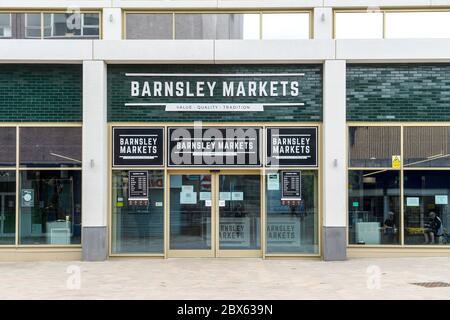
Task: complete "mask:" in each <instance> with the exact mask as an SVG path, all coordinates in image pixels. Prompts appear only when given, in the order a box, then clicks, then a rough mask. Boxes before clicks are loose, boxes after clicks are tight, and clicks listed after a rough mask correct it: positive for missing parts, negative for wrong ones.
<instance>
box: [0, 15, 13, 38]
mask: <svg viewBox="0 0 450 320" xmlns="http://www.w3.org/2000/svg"><path fill="white" fill-rule="evenodd" d="M9 37H11V14H9V13H0V38H9Z"/></svg>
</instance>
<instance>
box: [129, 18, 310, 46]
mask: <svg viewBox="0 0 450 320" xmlns="http://www.w3.org/2000/svg"><path fill="white" fill-rule="evenodd" d="M125 17H126V18H125V30H126V31H125V37H126V39H213V40H215V39H309V38H310V33H311V29H310V13H309V12H292V13H277V12H270V13H266V12H248V13H226V12H223V13H183V12H180V13H178V12H177V13H173V12H172V13H171V12H167V13H134V12H128V13H126V15H125Z"/></svg>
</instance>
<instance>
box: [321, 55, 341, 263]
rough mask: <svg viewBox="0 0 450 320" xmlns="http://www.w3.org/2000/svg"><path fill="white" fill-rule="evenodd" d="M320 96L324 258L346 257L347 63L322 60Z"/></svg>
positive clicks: (337, 258) (338, 258)
mask: <svg viewBox="0 0 450 320" xmlns="http://www.w3.org/2000/svg"><path fill="white" fill-rule="evenodd" d="M323 77H324V95H323V98H324V99H323V146H324V147H323V190H324V192H323V206H322V207H323V232H322V235H323V236H322V245H323V247H322V248H323V258H324V260H345V259H346V257H347V228H346V225H347V221H346V208H347V206H346V203H347V183H346V181H347V170H346V158H347V155H346V149H347V148H346V144H347V141H346V136H347V135H346V114H345V109H346V103H345V102H346V101H345V100H346V92H345V90H346V85H345V77H346V63H345V61H344V60H330V61H325V64H324V75H323Z"/></svg>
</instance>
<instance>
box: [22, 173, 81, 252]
mask: <svg viewBox="0 0 450 320" xmlns="http://www.w3.org/2000/svg"><path fill="white" fill-rule="evenodd" d="M19 192H20V193H19V199H20V200H19V212H20V213H19V216H20V233H19V237H20V239H19V241H20V244H48V245H69V244H80V241H81V171H79V170H60V171H59V170H58V171H57V170H43V171H32V170H29V171H22V172H21V173H20V191H19Z"/></svg>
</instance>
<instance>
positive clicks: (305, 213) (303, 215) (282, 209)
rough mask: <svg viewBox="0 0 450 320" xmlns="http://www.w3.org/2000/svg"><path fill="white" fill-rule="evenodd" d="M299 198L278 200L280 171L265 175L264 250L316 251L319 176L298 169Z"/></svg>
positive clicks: (269, 251) (284, 251)
mask: <svg viewBox="0 0 450 320" xmlns="http://www.w3.org/2000/svg"><path fill="white" fill-rule="evenodd" d="M301 177H302V180H301V191H302V192H301V202H300V204H299V205H298V206H294V205H292V206H288V205H282V204H281V183H282V180H281V171H273V172H268V173H267V176H266V180H267V183H266V197H267V200H266V206H267V208H266V210H267V230H266V238H267V249H266V250H267V253H318V252H319V245H318V244H319V242H318V227H319V223H318V219H319V216H318V178H317V172H316V171H307V170H305V171H302V172H301Z"/></svg>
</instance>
